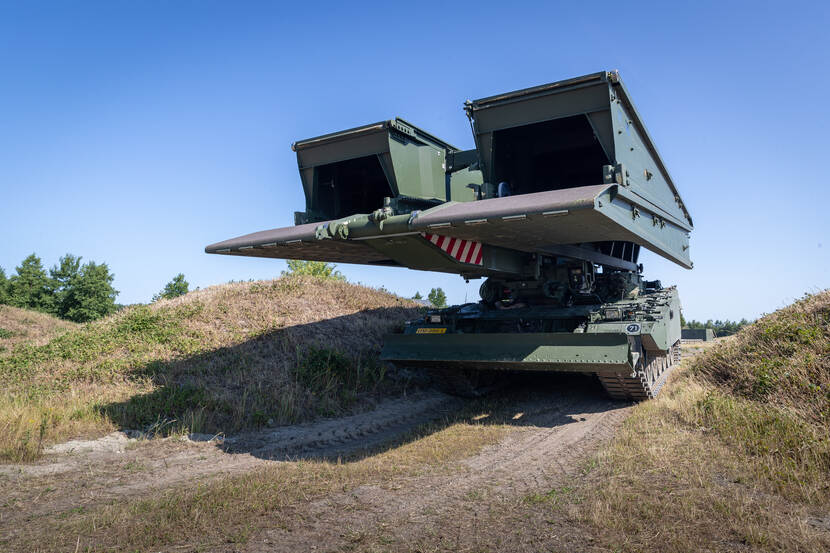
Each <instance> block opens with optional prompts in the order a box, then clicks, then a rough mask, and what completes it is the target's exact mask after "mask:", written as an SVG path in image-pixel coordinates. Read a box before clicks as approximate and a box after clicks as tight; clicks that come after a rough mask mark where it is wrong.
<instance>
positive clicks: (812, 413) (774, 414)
mask: <svg viewBox="0 0 830 553" xmlns="http://www.w3.org/2000/svg"><path fill="white" fill-rule="evenodd" d="M586 489H589V490H590V493H586V496H585V501H584V503H583V504H581V505H579V506H577V507H574V512H575V513H578V515H577V516H579V517H581V518H582V519H583V520H585V519H587V520H589V521H590V522H591V524H593V525H594V526H595V527H596V528H597V530H599V531H600V534H601V535H603V536H604V537H605V541H606V542H607V543H606V545H607V546H608V547H609V548H611V549H614V550H619V551H727V550H728V551H734V550H747V551H749V550H752V551H756V550H757V551H827V550H828V549H827V548H828V547H830V510H828V507H827V506H828V504H830V291H824V292H821V293H818V294H815V295H809V296H805V297H804V298H803V299H801V300H799V301H797V302H795V303H794V304H793V305H791V306H788V307H786V308H783V309H780V310H778V311H776V312H775V313H772V314H770V315H767V316H765V317H763V318H761V319H759V320H758V321H757V322H756V323H755V324H752V325H750V326H748V327H746V328H744V329H742V330H741V331H740V332H738V333H737V334H736V335H735V336H732V337H729V338H724V339H720V340H718V341H717V343H716V344H715V345H713V346H712V347H710V348H709V349H707V350H706V351H705V352H703V353H702V354H700V355H698V356H697V357H695V358H694V359H693V360H692V362H691V364H690V366H689V367H688V368H687V369H686V370H684V371H681V372H680V373H679V374H678V375H677V376H675V377H674V378H673V379H672V382H670V385H669V386H668V387H667V389H666V390H665V391H664V392H663V394H662V395H661V397H660V398H659V399H658V400H656V401H649V402H646V403H643V404H640V405H638V406H637V407H636V408H635V409H634V410H633V412H632V415H631V416H630V417H629V419H628V420H627V421H626V424H625V426H624V428H623V429H622V431H621V432H620V433H619V435H618V436H617V437H616V438H615V440H614V442H613V443H612V445H611V447H610V448H609V449H608V450H607V451H606V452H605V453H603V455H602V456H600V458H599V459H598V461H597V466H596V470H595V471H593V472H592V474H591V475H590V476H589V477H588V484H587V486H586ZM657 536H659V538H658V537H657Z"/></svg>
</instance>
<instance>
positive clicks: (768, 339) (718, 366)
mask: <svg viewBox="0 0 830 553" xmlns="http://www.w3.org/2000/svg"><path fill="white" fill-rule="evenodd" d="M694 371H695V372H696V374H698V375H700V377H701V378H702V379H703V380H704V381H706V382H708V383H710V384H712V385H713V386H714V387H716V388H717V389H719V390H722V391H723V392H724V393H727V394H731V395H734V396H736V397H740V398H745V399H749V400H754V401H759V402H763V403H765V404H768V405H772V406H775V407H780V408H782V409H784V410H787V411H790V412H791V413H792V414H793V415H794V416H796V417H797V418H799V419H801V420H804V421H805V422H806V423H808V424H811V425H819V426H823V427H825V428H826V427H827V426H828V425H830V290H827V291H824V292H821V293H818V294H814V295H807V296H805V297H804V298H802V299H801V300H799V301H797V302H795V303H794V304H793V305H790V306H788V307H785V308H783V309H779V310H778V311H776V312H775V313H772V314H770V315H768V316H766V317H763V318H761V319H760V320H758V322H756V323H755V324H753V325H750V326H749V327H746V328H744V329H743V330H741V331H740V332H739V333H738V334H737V335H735V336H734V337H732V338H730V339H729V340H725V341H723V342H722V343H721V345H720V346H719V347H717V348H713V349H710V350H708V351H707V352H706V353H705V354H704V355H702V356H701V357H699V358H698V359H697V360H696V362H695V364H694Z"/></svg>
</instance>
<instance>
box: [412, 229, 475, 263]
mask: <svg viewBox="0 0 830 553" xmlns="http://www.w3.org/2000/svg"><path fill="white" fill-rule="evenodd" d="M421 235H422V236H423V237H424V238H426V239H427V240H429V241H430V242H432V243H433V244H435V245H436V246H438V247H439V248H441V249H442V250H444V251H445V252H447V253H448V254H449V255H450V256H451V257H452V258H454V259H456V260H458V261H460V262H461V263H470V264H472V265H482V264H483V262H482V259H481V242H473V241H472V240H462V239H461V238H451V237H449V236H439V235H437V234H426V233H421Z"/></svg>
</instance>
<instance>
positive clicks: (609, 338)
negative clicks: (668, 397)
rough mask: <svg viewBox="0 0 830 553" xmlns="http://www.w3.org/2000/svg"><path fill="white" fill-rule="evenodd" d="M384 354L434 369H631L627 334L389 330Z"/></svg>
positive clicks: (399, 361)
mask: <svg viewBox="0 0 830 553" xmlns="http://www.w3.org/2000/svg"><path fill="white" fill-rule="evenodd" d="M381 359H382V360H384V361H393V362H395V363H396V364H401V365H412V366H425V367H434V368H441V367H442V366H444V365H445V364H446V365H448V366H450V365H451V366H453V367H456V368H457V367H458V366H462V367H468V368H499V369H508V370H562V371H587V372H596V371H598V370H607V371H610V370H622V369H625V370H628V371H630V370H631V364H630V361H631V359H630V355H629V340H628V337H627V336H626V335H625V334H570V333H524V334H389V335H386V336H384V338H383V350H382V352H381ZM484 365H488V367H484ZM489 365H492V367H490V366H489Z"/></svg>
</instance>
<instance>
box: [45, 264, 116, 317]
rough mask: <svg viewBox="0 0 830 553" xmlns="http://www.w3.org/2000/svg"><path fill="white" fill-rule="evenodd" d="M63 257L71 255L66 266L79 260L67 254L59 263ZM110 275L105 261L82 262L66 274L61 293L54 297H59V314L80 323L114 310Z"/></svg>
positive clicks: (111, 275) (113, 292)
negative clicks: (68, 275) (64, 285)
mask: <svg viewBox="0 0 830 553" xmlns="http://www.w3.org/2000/svg"><path fill="white" fill-rule="evenodd" d="M67 258H71V259H70V260H69V261H68V262H67V265H69V266H70V269H71V268H72V267H74V266H75V265H73V264H72V263H74V262H75V261H77V262H80V258H74V257H73V256H70V255H67V256H65V257H64V258H61V262H62V265H63V261H64V260H66V259H67ZM70 272H71V271H70ZM114 278H115V277H114V275H113V274H112V273H110V270H109V267H108V266H107V264H106V263H94V262H92V261H90V262H89V263H85V264H84V265H83V266H81V267H80V270H78V271H77V272H76V273H75V274H74V275H73V276H71V277H70V280H69V283H68V285H67V286H66V287H65V288H64V289H63V292H62V295H60V296H58V297H60V298H61V303H60V308H61V316H62V317H63V318H66V319H69V320H70V321H75V322H79V323H84V322H87V321H93V320H95V319H99V318H101V317H104V316H106V315H109V314H110V313H114V312H115V310H116V305H115V297H116V296H117V295H118V290H116V289H115V288H113V287H112V281H113V280H114Z"/></svg>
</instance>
